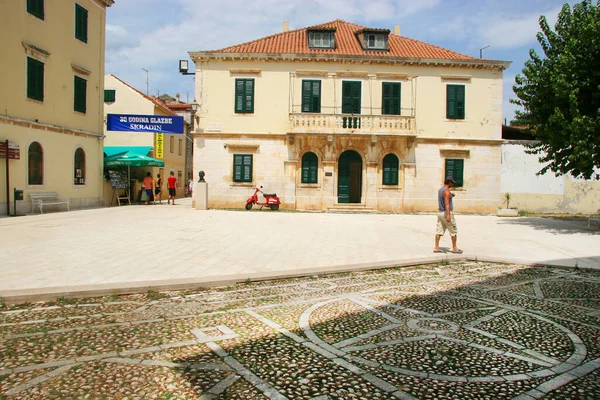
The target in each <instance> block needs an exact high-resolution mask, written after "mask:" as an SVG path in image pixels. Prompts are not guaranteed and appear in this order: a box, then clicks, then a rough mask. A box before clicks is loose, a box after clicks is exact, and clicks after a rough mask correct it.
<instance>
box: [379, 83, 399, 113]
mask: <svg viewBox="0 0 600 400" xmlns="http://www.w3.org/2000/svg"><path fill="white" fill-rule="evenodd" d="M381 91H382V99H381V114H383V115H400V83H399V82H383V84H382V87H381Z"/></svg>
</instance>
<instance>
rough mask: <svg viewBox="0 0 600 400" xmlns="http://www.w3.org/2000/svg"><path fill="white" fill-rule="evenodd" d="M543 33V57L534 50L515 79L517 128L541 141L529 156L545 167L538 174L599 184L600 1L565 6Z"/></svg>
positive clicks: (544, 23) (542, 22)
mask: <svg viewBox="0 0 600 400" xmlns="http://www.w3.org/2000/svg"><path fill="white" fill-rule="evenodd" d="M540 28H541V32H538V34H537V40H538V42H539V43H540V45H541V47H542V50H543V52H544V55H545V57H543V58H542V57H540V56H539V55H538V54H537V53H536V52H535V50H533V49H531V50H530V51H529V56H530V60H528V61H527V62H526V63H525V67H524V68H523V72H522V74H519V75H517V77H516V78H515V83H516V84H515V85H514V86H513V90H514V92H515V94H516V95H517V97H518V99H511V103H513V104H517V105H519V106H521V107H522V110H517V111H516V118H515V120H514V121H513V123H514V124H516V125H527V126H529V132H530V133H531V134H533V136H534V137H535V138H536V139H537V141H536V142H533V143H532V144H530V145H529V149H528V150H527V151H528V153H530V154H537V155H539V160H540V162H542V163H547V164H546V166H545V167H544V168H542V169H541V170H540V171H539V172H538V174H544V173H546V172H547V171H549V170H550V171H553V172H554V173H555V174H556V175H557V176H558V175H563V174H571V175H573V176H575V177H584V178H586V179H600V176H599V175H598V173H597V170H596V171H594V168H600V0H596V5H594V4H592V1H591V0H585V1H582V2H581V3H578V4H576V5H574V6H573V9H571V7H570V6H569V5H568V4H565V5H564V6H563V8H562V10H561V11H560V14H559V15H558V21H557V22H556V24H555V26H554V30H552V29H551V28H550V26H549V25H548V21H547V20H546V17H544V16H541V17H540Z"/></svg>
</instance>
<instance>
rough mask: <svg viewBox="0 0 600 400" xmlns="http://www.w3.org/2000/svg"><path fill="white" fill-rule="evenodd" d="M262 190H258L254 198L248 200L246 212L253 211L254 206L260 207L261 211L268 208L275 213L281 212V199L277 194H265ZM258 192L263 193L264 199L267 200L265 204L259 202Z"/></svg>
mask: <svg viewBox="0 0 600 400" xmlns="http://www.w3.org/2000/svg"><path fill="white" fill-rule="evenodd" d="M260 189H262V186H261V187H260ZM260 189H259V188H256V189H255V190H254V194H253V195H252V197H250V198H249V199H248V200H246V210H251V209H252V206H253V205H254V204H256V205H257V206H260V209H261V210H262V208H263V207H264V206H268V207H269V208H270V209H271V210H273V211H277V210H279V205H280V204H281V201H280V200H279V197H277V194H275V193H273V194H265V193H264V192H263V191H262V190H260ZM258 192H261V193H262V195H263V197H264V198H265V201H264V202H263V203H261V202H260V201H258Z"/></svg>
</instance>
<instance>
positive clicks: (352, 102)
mask: <svg viewBox="0 0 600 400" xmlns="http://www.w3.org/2000/svg"><path fill="white" fill-rule="evenodd" d="M360 97H361V90H360V82H355V81H343V82H342V114H360Z"/></svg>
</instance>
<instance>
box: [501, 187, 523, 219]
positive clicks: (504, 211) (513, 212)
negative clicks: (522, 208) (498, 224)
mask: <svg viewBox="0 0 600 400" xmlns="http://www.w3.org/2000/svg"><path fill="white" fill-rule="evenodd" d="M505 203H506V208H498V214H497V215H498V216H499V217H518V216H519V210H517V209H516V208H510V193H508V192H506V193H504V202H503V203H502V204H503V205H504V204H505Z"/></svg>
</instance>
